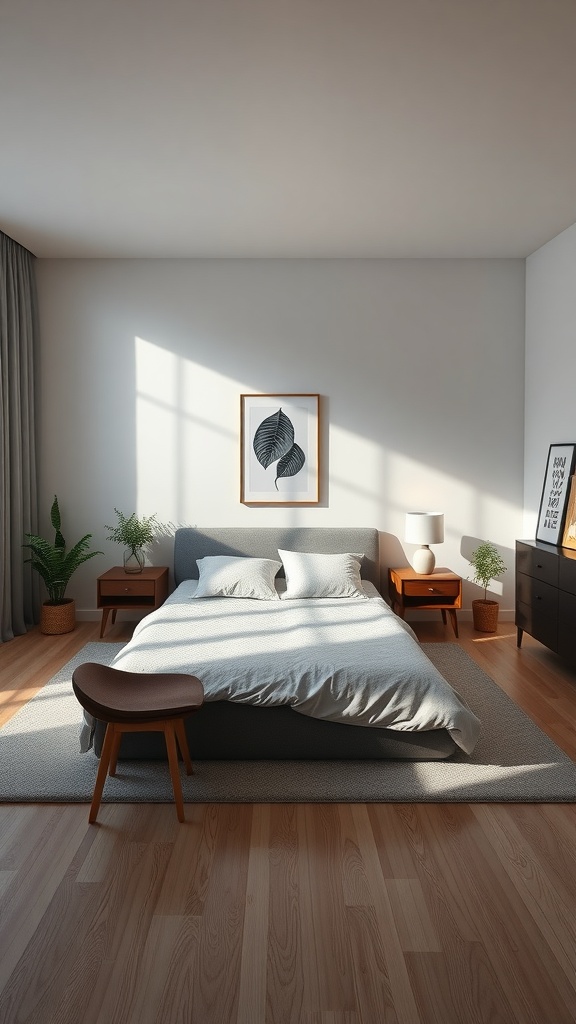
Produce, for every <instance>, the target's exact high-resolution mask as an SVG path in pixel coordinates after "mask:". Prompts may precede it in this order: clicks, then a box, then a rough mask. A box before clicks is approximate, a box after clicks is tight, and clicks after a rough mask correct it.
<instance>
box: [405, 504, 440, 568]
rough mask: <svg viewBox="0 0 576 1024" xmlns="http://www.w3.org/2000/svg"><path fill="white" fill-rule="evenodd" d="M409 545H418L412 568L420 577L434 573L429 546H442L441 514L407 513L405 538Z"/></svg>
mask: <svg viewBox="0 0 576 1024" xmlns="http://www.w3.org/2000/svg"><path fill="white" fill-rule="evenodd" d="M405 539H406V540H407V541H408V542H409V543H410V544H420V547H419V548H417V549H416V551H415V552H414V557H413V559H412V568H413V569H414V572H417V573H418V574H419V575H420V576H429V575H430V573H431V572H434V566H435V565H436V559H435V557H434V552H433V551H430V548H429V546H428V545H429V544H442V543H443V541H444V513H443V512H407V513H406V537H405Z"/></svg>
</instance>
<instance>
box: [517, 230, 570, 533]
mask: <svg viewBox="0 0 576 1024" xmlns="http://www.w3.org/2000/svg"><path fill="white" fill-rule="evenodd" d="M564 442H576V224H573V225H572V227H570V228H567V229H566V231H563V232H562V234H560V235H557V236H556V238H553V239H552V241H551V242H548V243H547V244H546V245H543V246H542V247H541V248H540V249H538V250H537V251H536V252H535V253H533V254H532V255H531V256H529V257H528V259H527V261H526V413H525V478H524V506H525V514H524V527H523V535H524V536H525V537H534V536H535V531H536V525H537V520H538V509H539V507H540V499H541V497H542V486H543V482H544V473H545V469H546V459H547V456H548V448H549V446H550V445H551V444H557V443H564Z"/></svg>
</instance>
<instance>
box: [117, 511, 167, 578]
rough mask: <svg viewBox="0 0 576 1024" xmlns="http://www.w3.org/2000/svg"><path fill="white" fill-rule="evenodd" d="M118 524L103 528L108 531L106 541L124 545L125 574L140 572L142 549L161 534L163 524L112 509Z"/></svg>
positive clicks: (155, 519) (142, 562)
mask: <svg viewBox="0 0 576 1024" xmlns="http://www.w3.org/2000/svg"><path fill="white" fill-rule="evenodd" d="M114 511H115V513H116V515H117V517H118V523H117V524H116V526H105V529H106V530H108V531H109V533H110V536H109V537H108V540H111V541H114V542H115V543H116V544H123V545H124V569H125V571H126V572H142V570H143V568H144V565H145V561H146V559H145V556H144V548H145V547H146V545H147V544H150V543H151V542H152V541H153V540H154V537H155V536H156V535H157V534H158V533H161V532H162V530H163V528H164V527H163V524H162V523H159V522H158V517H157V516H156V515H153V516H141V517H140V518H139V517H138V516H137V515H136V513H135V512H132V514H131V515H129V516H126V515H124V513H123V512H120V510H119V509H117V508H115V509H114Z"/></svg>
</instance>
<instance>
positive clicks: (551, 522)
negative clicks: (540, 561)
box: [536, 444, 576, 545]
mask: <svg viewBox="0 0 576 1024" xmlns="http://www.w3.org/2000/svg"><path fill="white" fill-rule="evenodd" d="M575 457H576V444H551V445H550V448H549V451H548V459H547V462H546V473H545V475H544V486H543V488H542V497H541V499H540V510H539V512H538V525H537V527H536V540H542V541H544V542H545V543H546V544H556V545H561V544H562V537H563V532H564V521H565V519H566V507H567V504H568V490H569V485H570V478H571V477H572V475H573V473H574V461H575Z"/></svg>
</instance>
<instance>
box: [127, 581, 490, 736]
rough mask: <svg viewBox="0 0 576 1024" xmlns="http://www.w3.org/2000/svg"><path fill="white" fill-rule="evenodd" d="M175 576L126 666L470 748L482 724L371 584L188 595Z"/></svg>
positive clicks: (221, 692)
mask: <svg viewBox="0 0 576 1024" xmlns="http://www.w3.org/2000/svg"><path fill="white" fill-rule="evenodd" d="M196 586H197V581H195V580H187V581H185V582H184V583H181V584H180V586H179V587H178V588H177V589H176V590H175V591H174V593H173V594H172V595H171V596H170V597H169V598H168V599H167V601H166V602H165V603H164V604H163V605H162V607H161V608H159V609H157V611H154V612H152V613H151V614H150V615H147V616H146V618H144V619H142V621H141V622H139V623H138V625H137V627H136V629H135V631H134V635H133V637H132V640H130V642H129V643H128V644H127V645H126V647H125V648H123V650H122V651H120V653H119V654H118V655H117V656H116V658H115V659H114V661H113V665H114V667H115V668H118V669H122V670H124V671H127V672H190V673H192V674H193V675H196V676H198V678H199V679H200V680H201V682H202V684H203V686H204V691H205V699H206V700H207V701H215V700H230V701H238V702H240V703H248V704H261V705H268V706H270V705H277V704H287V705H289V706H290V707H292V708H293V709H294V711H298V712H300V713H301V714H304V715H311V716H312V717H314V718H322V719H326V720H328V721H331V722H343V723H349V724H354V725H364V726H371V727H376V728H378V727H385V728H387V729H397V730H399V731H406V732H421V731H423V730H428V729H447V730H448V732H449V733H450V735H451V736H452V738H453V740H454V742H455V743H456V744H457V745H458V746H459V747H460V748H461V749H462V750H464V751H465V752H466V753H468V754H469V753H471V751H472V750H473V749H474V746H475V744H476V741H477V739H478V736H479V734H480V723H479V721H478V719H477V718H476V716H475V715H474V714H473V713H472V712H471V711H470V709H469V708H468V707H467V706H466V705H465V703H464V702H463V700H462V699H461V698H460V697H459V696H458V694H457V693H456V692H455V691H454V690H453V689H452V687H451V686H450V685H449V684H448V683H447V682H446V680H445V679H444V678H443V677H442V676H441V675H440V673H439V672H438V671H437V669H436V668H435V667H434V665H433V664H432V662H431V661H430V660H429V658H427V657H426V655H425V654H424V652H423V651H422V649H421V648H420V645H419V643H418V641H417V640H416V638H415V635H414V633H413V632H412V630H411V629H410V627H409V626H407V625H406V623H404V622H403V621H402V620H401V619H399V618H398V616H396V615H395V614H394V613H393V612H392V611H391V609H390V608H389V607H388V605H387V604H386V602H385V601H384V600H383V599H382V598H381V597H380V595H379V594H378V592H377V591H376V589H375V588H374V587H373V586H372V585H371V584H370V583H364V589H365V592H366V594H367V599H366V600H362V599H357V598H344V599H343V598H338V599H314V600H291V601H286V600H281V601H256V600H251V599H242V598H218V597H216V598H206V599H197V600H195V599H194V591H195V589H196Z"/></svg>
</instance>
